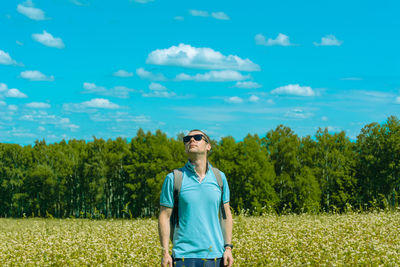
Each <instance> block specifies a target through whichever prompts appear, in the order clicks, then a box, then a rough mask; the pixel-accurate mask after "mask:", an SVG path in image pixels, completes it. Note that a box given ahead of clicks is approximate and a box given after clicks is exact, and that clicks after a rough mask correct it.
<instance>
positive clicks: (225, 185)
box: [221, 172, 230, 204]
mask: <svg viewBox="0 0 400 267" xmlns="http://www.w3.org/2000/svg"><path fill="white" fill-rule="evenodd" d="M221 178H222V184H223V188H224V195H223V196H222V200H223V202H224V204H225V203H228V202H229V200H230V192H229V185H228V181H227V180H226V176H225V173H223V172H221Z"/></svg>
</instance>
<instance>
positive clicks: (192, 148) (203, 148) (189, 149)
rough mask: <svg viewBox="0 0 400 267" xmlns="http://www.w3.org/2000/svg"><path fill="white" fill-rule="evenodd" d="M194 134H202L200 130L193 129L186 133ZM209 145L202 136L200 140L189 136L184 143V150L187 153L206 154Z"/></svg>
mask: <svg viewBox="0 0 400 267" xmlns="http://www.w3.org/2000/svg"><path fill="white" fill-rule="evenodd" d="M196 134H201V135H203V133H202V132H199V131H193V132H190V133H189V134H188V136H193V135H196ZM210 149H211V145H210V144H209V143H207V142H206V140H205V137H203V138H202V139H201V140H200V141H196V140H195V139H194V138H193V137H192V138H190V140H189V141H188V142H186V143H185V151H186V153H188V154H191V153H194V154H207V152H208V151H210Z"/></svg>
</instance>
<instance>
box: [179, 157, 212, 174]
mask: <svg viewBox="0 0 400 267" xmlns="http://www.w3.org/2000/svg"><path fill="white" fill-rule="evenodd" d="M185 168H186V169H187V170H189V171H190V172H192V173H193V174H196V170H195V168H194V165H193V164H192V163H191V162H190V160H188V161H187V162H186V164H185ZM211 168H212V166H211V163H210V162H208V161H207V171H206V174H207V173H208V171H209V170H210V169H211Z"/></svg>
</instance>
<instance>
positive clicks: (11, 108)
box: [7, 105, 18, 111]
mask: <svg viewBox="0 0 400 267" xmlns="http://www.w3.org/2000/svg"><path fill="white" fill-rule="evenodd" d="M7 108H8V110H11V111H17V110H18V106H16V105H8V107H7Z"/></svg>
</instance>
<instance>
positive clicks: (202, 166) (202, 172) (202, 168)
mask: <svg viewBox="0 0 400 267" xmlns="http://www.w3.org/2000/svg"><path fill="white" fill-rule="evenodd" d="M189 160H190V163H192V165H193V166H194V170H195V171H196V173H197V175H198V176H199V177H200V180H202V179H203V178H204V177H205V176H206V172H207V158H206V157H200V158H194V159H189Z"/></svg>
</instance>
